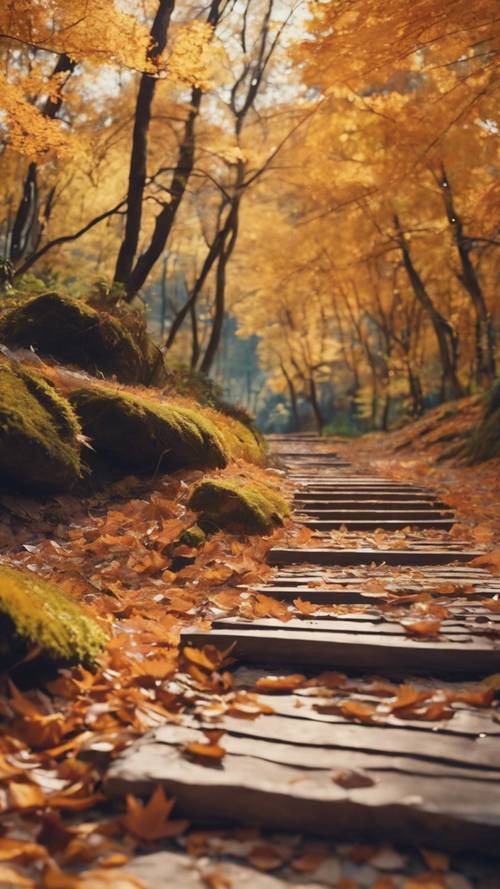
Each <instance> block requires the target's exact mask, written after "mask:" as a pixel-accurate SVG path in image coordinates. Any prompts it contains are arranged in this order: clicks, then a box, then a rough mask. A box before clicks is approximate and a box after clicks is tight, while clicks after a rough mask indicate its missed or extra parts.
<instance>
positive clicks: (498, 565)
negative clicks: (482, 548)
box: [469, 549, 500, 574]
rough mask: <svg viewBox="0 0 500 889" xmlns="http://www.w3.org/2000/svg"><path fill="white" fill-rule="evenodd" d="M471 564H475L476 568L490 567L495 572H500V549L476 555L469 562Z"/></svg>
mask: <svg viewBox="0 0 500 889" xmlns="http://www.w3.org/2000/svg"><path fill="white" fill-rule="evenodd" d="M469 565H473V566H474V567H475V568H489V569H490V571H491V572H492V573H493V574H500V549H495V550H492V552H490V553H484V554H482V555H480V556H476V558H475V559H472V561H470V562H469Z"/></svg>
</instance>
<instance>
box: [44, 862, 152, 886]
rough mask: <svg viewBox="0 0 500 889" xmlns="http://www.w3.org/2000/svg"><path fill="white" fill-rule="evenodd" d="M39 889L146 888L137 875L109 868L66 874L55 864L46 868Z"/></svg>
mask: <svg viewBox="0 0 500 889" xmlns="http://www.w3.org/2000/svg"><path fill="white" fill-rule="evenodd" d="M37 889H146V887H145V885H144V883H143V882H142V881H141V880H138V879H137V877H132V876H130V875H129V874H126V873H119V874H118V873H116V871H109V870H92V871H86V872H85V873H83V874H80V875H79V876H76V875H74V874H65V873H63V871H61V870H59V868H57V867H56V866H55V865H51V866H50V867H48V868H47V869H46V870H45V873H44V875H43V877H42V879H41V881H40V882H39V883H38V884H37Z"/></svg>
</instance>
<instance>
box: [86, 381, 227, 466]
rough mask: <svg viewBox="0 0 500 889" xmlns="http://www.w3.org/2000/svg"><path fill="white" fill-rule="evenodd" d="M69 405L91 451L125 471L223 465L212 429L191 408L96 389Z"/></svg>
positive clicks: (221, 446)
mask: <svg viewBox="0 0 500 889" xmlns="http://www.w3.org/2000/svg"><path fill="white" fill-rule="evenodd" d="M70 401H71V403H72V405H73V407H74V408H75V410H76V412H77V414H78V416H79V417H80V420H81V423H82V426H83V431H84V432H85V434H86V435H88V436H89V438H90V439H91V441H92V445H93V447H94V448H95V449H96V450H97V451H98V452H100V453H103V454H105V455H107V456H108V457H110V458H112V459H113V460H114V461H117V462H119V463H120V464H121V465H123V466H124V467H127V468H128V469H135V470H137V471H142V472H154V471H156V470H159V469H163V470H168V469H175V468H180V467H184V466H200V467H210V468H212V467H223V466H225V465H226V463H227V458H228V454H227V451H226V448H225V446H224V442H223V439H222V436H221V435H220V434H219V431H218V429H217V427H216V426H215V424H214V423H212V421H211V420H209V419H207V417H205V416H204V415H203V414H202V413H201V412H198V411H196V410H194V409H191V408H186V407H184V406H182V407H181V406H178V405H169V404H165V403H163V402H160V401H155V400H153V399H145V398H142V397H140V396H138V395H129V394H128V393H127V394H125V393H123V392H114V391H111V390H110V389H105V388H102V387H97V386H96V387H91V388H85V389H78V390H76V391H75V392H73V393H72V394H71V396H70Z"/></svg>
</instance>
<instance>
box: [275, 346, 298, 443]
mask: <svg viewBox="0 0 500 889" xmlns="http://www.w3.org/2000/svg"><path fill="white" fill-rule="evenodd" d="M280 367H281V372H282V374H283V376H284V378H285V380H286V385H287V387H288V394H289V396H290V409H291V412H292V422H291V424H290V432H297V431H298V430H299V428H300V419H299V407H298V403H297V392H296V391H295V386H294V384H293V380H292V378H291V376H290V374H289V373H288V371H287V369H286V367H285V365H284V364H283V362H282V361H280Z"/></svg>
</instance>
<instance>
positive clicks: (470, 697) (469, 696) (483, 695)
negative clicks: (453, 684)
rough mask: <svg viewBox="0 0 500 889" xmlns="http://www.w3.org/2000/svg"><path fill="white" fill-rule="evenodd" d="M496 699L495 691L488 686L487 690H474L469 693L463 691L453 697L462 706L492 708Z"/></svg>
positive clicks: (468, 691)
mask: <svg viewBox="0 0 500 889" xmlns="http://www.w3.org/2000/svg"><path fill="white" fill-rule="evenodd" d="M494 697H495V689H494V688H492V687H488V686H486V688H474V689H470V690H467V691H461V692H459V693H458V694H455V695H454V696H453V699H454V700H455V701H460V702H461V703H462V704H470V705H471V706H472V707H490V706H491V704H492V702H493V698H494Z"/></svg>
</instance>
